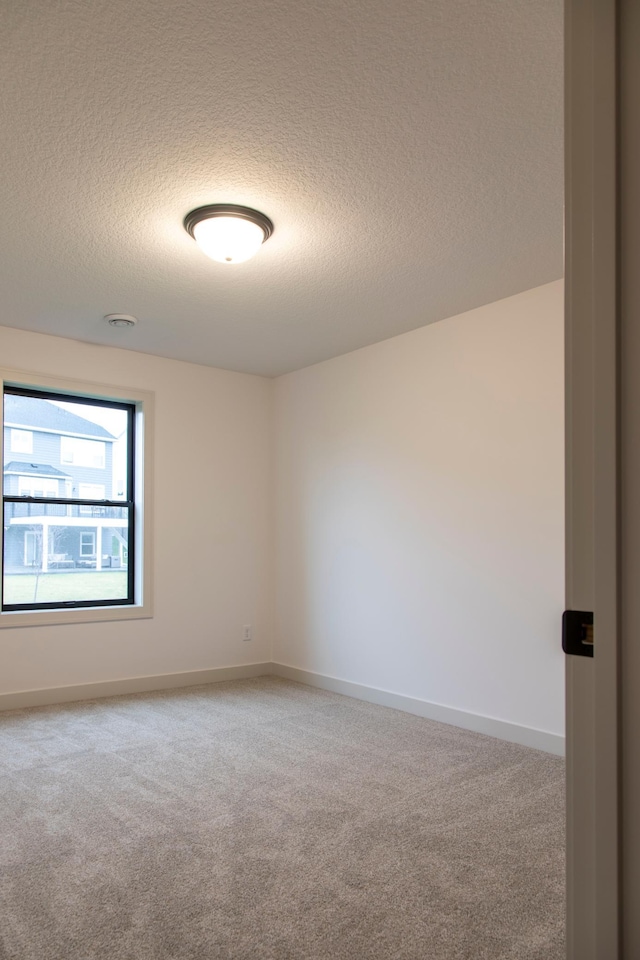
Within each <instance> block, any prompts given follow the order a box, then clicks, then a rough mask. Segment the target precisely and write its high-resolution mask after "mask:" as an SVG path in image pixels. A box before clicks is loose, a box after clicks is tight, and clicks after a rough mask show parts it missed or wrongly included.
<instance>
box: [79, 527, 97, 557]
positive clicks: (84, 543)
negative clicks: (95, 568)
mask: <svg viewBox="0 0 640 960" xmlns="http://www.w3.org/2000/svg"><path fill="white" fill-rule="evenodd" d="M80 555H81V556H83V557H95V555H96V535H95V533H90V532H89V533H87V532H83V533H81V534H80Z"/></svg>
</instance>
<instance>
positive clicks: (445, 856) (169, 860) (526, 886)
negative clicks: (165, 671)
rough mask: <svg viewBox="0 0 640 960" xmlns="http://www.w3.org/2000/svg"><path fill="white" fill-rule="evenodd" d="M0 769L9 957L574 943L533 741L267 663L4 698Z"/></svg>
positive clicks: (379, 957)
mask: <svg viewBox="0 0 640 960" xmlns="http://www.w3.org/2000/svg"><path fill="white" fill-rule="evenodd" d="M0 768H1V770H2V776H1V779H0V814H1V816H0V864H1V867H2V871H1V880H0V933H1V937H2V939H1V943H2V945H3V946H2V947H0V956H1V957H2V958H3V960H94V958H101V960H125V958H126V960H143V958H144V960H250V958H251V960H347V958H348V960H396V958H397V960H561V958H562V957H564V889H563V887H564V883H563V872H564V854H563V844H564V837H563V776H564V769H563V763H562V761H560V760H558V759H557V758H555V757H551V756H548V755H546V754H544V753H539V752H537V751H535V750H529V749H527V748H525V747H519V746H514V745H512V744H508V743H503V742H501V741H498V740H493V739H491V738H489V737H483V736H481V735H479V734H474V733H468V732H466V731H462V730H458V729H456V728H454V727H450V726H445V725H443V724H437V723H433V722H431V721H428V720H422V719H420V718H418V717H414V716H410V715H408V714H404V713H400V712H399V711H396V710H388V709H385V708H383V707H377V706H372V705H370V704H367V703H362V702H360V701H357V700H351V699H349V698H347V697H341V696H337V695H334V694H330V693H325V692H324V691H319V690H314V689H312V688H309V687H305V686H302V685H300V684H296V683H290V682H288V681H284V680H278V679H275V678H267V677H265V678H260V679H258V680H247V681H237V682H234V683H224V684H213V685H210V686H206V687H191V688H188V689H184V690H180V691H170V692H162V693H154V694H143V695H139V696H129V697H121V698H113V699H110V700H95V701H90V702H84V703H78V704H71V705H68V706H64V707H40V708H35V709H31V710H21V711H12V712H9V713H5V714H2V715H0ZM2 951H4V952H2Z"/></svg>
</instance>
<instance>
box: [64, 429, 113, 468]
mask: <svg viewBox="0 0 640 960" xmlns="http://www.w3.org/2000/svg"><path fill="white" fill-rule="evenodd" d="M60 462H61V463H64V464H71V463H72V464H73V465H74V467H93V468H94V469H96V470H104V465H105V444H104V443H103V442H102V441H101V440H81V439H79V438H78V437H60Z"/></svg>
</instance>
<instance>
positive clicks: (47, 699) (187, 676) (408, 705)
mask: <svg viewBox="0 0 640 960" xmlns="http://www.w3.org/2000/svg"><path fill="white" fill-rule="evenodd" d="M268 675H275V676H278V677H284V678H285V679H287V680H296V681H297V682H298V683H305V684H307V685H308V686H311V687H320V688H321V689H322V690H330V691H331V692H332V693H341V694H344V695H345V696H347V697H355V698H356V699H357V700H366V701H368V702H369V703H377V704H379V705H380V706H382V707H393V708H394V709H395V710H404V711H405V713H413V714H416V715H417V716H418V717H426V718H427V719H429V720H437V721H438V722H439V723H449V724H451V725H452V726H454V727H462V728H463V729H465V730H474V731H475V732H476V733H485V734H487V735H488V736H490V737H497V738H498V739H499V740H508V741H510V742H511V743H520V744H522V745H523V746H525V747H534V748H535V749H536V750H544V751H545V752H546V753H553V754H556V755H557V756H564V737H562V736H560V735H559V734H557V733H549V732H548V731H546V730H536V729H535V728H533V727H524V726H521V725H520V724H518V723H510V722H509V721H508V720H498V719H496V718H495V717H485V716H482V715H481V714H477V713H468V712H467V711H466V710H458V709H456V708H455V707H446V706H444V705H443V704H440V703H430V702H429V701H428V700H419V699H418V698H417V697H407V696H404V695H403V694H400V693H391V692H390V691H389V690H379V689H378V688H377V687H368V686H365V685H364V684H361V683H353V682H352V681H350V680H339V679H338V678H337V677H328V676H325V675H324V674H321V673H313V672H312V671H310V670H302V669H300V668H299V667H291V666H288V665H287V664H284V663H271V662H264V663H248V664H243V665H241V666H236V667H218V668H215V669H212V670H189V671H186V672H184V673H162V674H156V675H155V676H150V677H128V678H126V679H122V680H105V681H103V682H99V683H81V684H76V685H74V686H69V687H48V688H47V689H45V690H22V691H19V692H18V693H3V694H0V710H15V709H19V708H22V707H41V706H49V705H51V704H57V703H72V702H74V701H77V700H95V699H98V698H100V697H116V696H120V695H122V694H128V693H149V692H150V691H152V690H171V689H179V688H180V687H192V686H197V685H199V684H203V683H219V682H220V681H223V680H246V679H249V678H251V677H264V676H268Z"/></svg>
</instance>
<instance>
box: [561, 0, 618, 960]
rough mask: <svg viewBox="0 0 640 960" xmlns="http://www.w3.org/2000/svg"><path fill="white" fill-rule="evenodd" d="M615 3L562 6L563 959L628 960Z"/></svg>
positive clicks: (582, 0)
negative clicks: (569, 637) (566, 624)
mask: <svg viewBox="0 0 640 960" xmlns="http://www.w3.org/2000/svg"><path fill="white" fill-rule="evenodd" d="M618 5H619V4H617V3H616V2H615V0H566V4H565V14H566V16H565V35H566V59H565V85H566V114H565V127H566V135H565V145H566V174H567V177H566V244H567V246H566V291H567V294H566V295H567V302H566V372H567V377H566V398H567V407H566V413H567V417H566V465H567V514H566V525H567V527H566V529H567V537H566V544H567V579H566V583H567V586H566V606H567V609H569V610H575V611H583V612H587V613H588V612H593V614H594V628H593V639H594V643H593V648H592V649H591V650H590V649H589V645H588V644H587V643H583V644H582V646H581V647H580V642H578V648H579V652H580V653H585V654H587V653H589V652H592V653H593V656H592V657H590V656H582V655H569V656H567V663H566V668H567V956H568V958H569V960H621V958H623V957H624V958H625V960H627V958H628V960H631V958H632V954H631V953H628V952H626V951H625V952H623V950H622V945H621V909H620V905H621V857H620V849H621V848H620V836H621V819H620V815H619V809H620V806H619V804H620V797H621V792H620V774H621V770H620V762H619V756H620V742H621V741H620V732H621V731H620V724H619V709H620V697H619V658H620V642H619V616H618V584H619V570H618V551H619V522H618V508H619V497H618V487H619V469H618V454H619V436H620V435H619V408H618V387H619V371H618V349H617V347H618V335H619V320H620V318H619V299H618V266H619V245H618V227H619V222H618V197H617V188H618V159H619V158H618V141H617V133H618V131H617V123H618V121H617V98H618V91H617V74H616V71H617V65H618V64H617V57H618V50H617V26H616V18H617V13H618V10H617V7H618ZM583 619H584V620H585V621H586V618H583ZM579 625H580V623H578V626H579ZM585 633H586V631H585ZM583 639H589V637H587V636H585V637H583Z"/></svg>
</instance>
